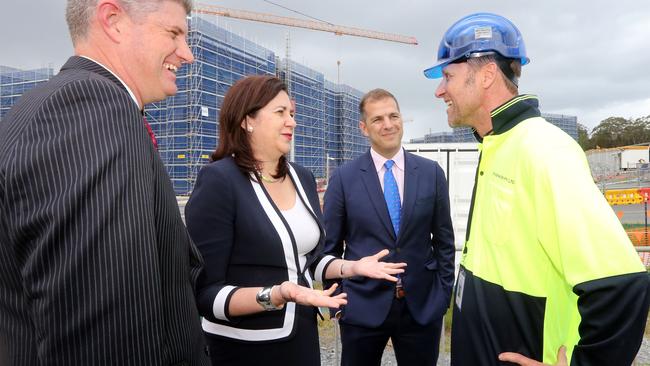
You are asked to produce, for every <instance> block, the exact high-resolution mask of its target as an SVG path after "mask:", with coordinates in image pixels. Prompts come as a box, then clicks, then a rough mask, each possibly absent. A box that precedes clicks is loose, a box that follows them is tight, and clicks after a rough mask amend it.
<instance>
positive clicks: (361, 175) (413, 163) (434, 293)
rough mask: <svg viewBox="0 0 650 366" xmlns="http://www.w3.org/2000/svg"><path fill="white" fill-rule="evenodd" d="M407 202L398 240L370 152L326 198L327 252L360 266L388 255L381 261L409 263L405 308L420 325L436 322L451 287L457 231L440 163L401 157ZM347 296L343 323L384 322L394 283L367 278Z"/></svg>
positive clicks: (333, 183)
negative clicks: (359, 261) (363, 260)
mask: <svg viewBox="0 0 650 366" xmlns="http://www.w3.org/2000/svg"><path fill="white" fill-rule="evenodd" d="M404 161H405V164H404V165H405V172H404V198H403V204H402V214H401V223H400V230H399V235H398V236H397V237H396V236H395V232H394V229H393V226H392V224H391V221H390V217H389V214H388V208H387V206H386V201H385V200H384V195H383V191H382V189H381V185H380V183H379V177H378V175H377V171H376V170H375V165H374V163H373V160H372V157H371V156H370V151H368V152H367V153H365V154H363V155H362V156H360V157H359V158H357V159H356V160H353V161H351V162H349V163H347V164H345V165H343V166H341V167H340V168H339V169H337V170H336V171H335V172H334V174H333V175H332V178H331V179H330V182H329V185H328V188H327V192H326V193H325V204H324V222H325V229H326V233H327V237H326V241H325V252H326V254H329V255H332V256H337V257H340V256H343V257H344V258H345V259H348V260H357V259H360V258H362V257H365V256H368V255H372V254H375V253H377V252H379V251H380V250H382V249H389V250H390V254H389V255H388V256H387V257H384V258H383V259H382V260H384V261H387V262H406V263H407V264H408V266H407V268H406V272H405V273H404V274H403V275H402V282H403V285H404V290H405V291H406V298H405V301H406V303H407V306H408V309H409V311H410V312H411V315H412V316H413V318H414V320H415V321H416V322H417V323H418V324H421V325H425V324H429V323H430V322H432V321H434V320H438V319H440V318H441V317H442V316H443V315H444V313H445V311H446V309H447V307H448V306H449V300H450V296H451V290H452V287H453V282H454V255H455V248H454V232H453V229H452V224H451V217H450V214H449V194H448V187H447V181H446V179H445V175H444V173H443V171H442V169H441V168H440V166H439V165H438V163H436V162H434V161H431V160H428V159H425V158H422V157H419V156H416V155H413V154H411V153H408V152H405V153H404ZM342 290H343V291H344V292H346V293H347V295H348V304H347V305H346V306H345V308H343V311H342V318H341V320H342V321H343V322H345V323H349V324H354V325H360V326H365V327H377V326H379V325H381V324H382V323H383V321H384V320H385V319H386V316H387V315H388V311H389V310H390V307H391V304H392V301H393V298H394V294H395V284H394V283H392V282H388V281H385V280H375V279H369V278H364V277H354V278H348V279H345V280H343V281H342Z"/></svg>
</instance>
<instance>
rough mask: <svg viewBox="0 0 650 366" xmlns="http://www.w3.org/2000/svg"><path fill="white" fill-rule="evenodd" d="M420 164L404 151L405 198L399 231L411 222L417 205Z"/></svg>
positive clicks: (401, 231)
mask: <svg viewBox="0 0 650 366" xmlns="http://www.w3.org/2000/svg"><path fill="white" fill-rule="evenodd" d="M417 168H418V165H417V163H416V162H415V159H413V157H412V156H411V155H410V154H409V153H408V152H406V151H404V198H403V199H402V202H403V204H402V220H401V223H400V227H399V232H400V233H403V232H404V229H406V225H407V224H408V222H409V217H410V216H411V214H412V213H413V208H414V207H415V198H416V197H417V193H418V170H417Z"/></svg>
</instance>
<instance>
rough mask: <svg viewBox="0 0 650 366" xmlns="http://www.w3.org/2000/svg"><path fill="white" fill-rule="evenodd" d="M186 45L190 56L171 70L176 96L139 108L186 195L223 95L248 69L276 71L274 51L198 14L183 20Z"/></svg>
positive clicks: (206, 156) (208, 146)
mask: <svg viewBox="0 0 650 366" xmlns="http://www.w3.org/2000/svg"><path fill="white" fill-rule="evenodd" d="M189 29H190V31H189V34H188V44H189V46H190V48H191V50H192V54H193V55H194V58H195V61H194V63H192V64H191V65H189V66H184V67H182V68H181V69H180V70H179V72H178V74H177V85H178V92H177V94H176V96H173V97H170V98H167V99H165V100H164V101H162V102H159V103H153V104H149V105H147V106H146V107H145V110H146V111H147V116H149V115H152V116H153V117H152V119H153V120H154V123H152V129H154V125H156V127H155V129H154V132H155V133H156V136H157V138H158V142H159V144H158V145H159V153H160V156H161V158H162V160H163V163H164V164H165V166H166V167H167V171H168V173H169V177H170V178H171V180H172V183H173V185H174V190H175V191H176V194H177V195H181V196H184V195H189V194H190V193H191V191H192V190H193V188H194V183H195V181H196V177H197V175H198V172H199V170H200V169H201V167H202V166H203V165H204V164H206V163H208V162H209V161H210V156H211V154H212V153H213V152H214V150H215V149H216V146H217V141H218V138H219V130H218V125H219V122H218V116H219V111H220V109H221V103H222V102H223V97H224V95H225V94H226V92H227V91H228V89H229V88H230V86H232V84H234V83H235V82H236V81H237V80H239V79H241V78H242V77H244V76H246V75H251V74H267V75H276V61H275V54H274V53H273V52H272V51H270V50H268V49H266V48H264V47H262V46H260V45H258V44H255V43H253V42H252V41H250V40H247V39H245V38H243V37H241V36H238V35H236V34H234V33H231V32H229V31H227V30H225V29H224V28H221V27H219V26H217V25H216V24H213V23H211V22H209V21H206V20H204V19H202V18H201V17H198V16H194V17H192V18H190V20H189Z"/></svg>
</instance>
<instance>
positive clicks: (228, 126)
mask: <svg viewBox="0 0 650 366" xmlns="http://www.w3.org/2000/svg"><path fill="white" fill-rule="evenodd" d="M281 91H285V92H287V86H286V85H285V84H284V83H283V82H282V81H281V80H280V79H278V78H276V77H274V76H269V75H264V76H262V75H256V76H247V77H245V78H243V79H240V80H238V81H237V82H235V83H234V84H233V85H232V86H231V87H230V89H229V90H228V92H227V93H226V96H225V97H224V98H223V104H222V105H221V111H220V112H219V145H218V146H217V149H216V150H215V151H214V153H212V160H213V161H217V160H219V159H223V158H224V157H228V156H232V157H233V159H235V163H236V164H237V166H238V167H239V170H241V171H242V172H243V173H244V174H246V175H248V174H250V173H253V174H255V176H256V177H258V174H259V173H258V168H259V162H258V161H257V160H256V159H255V156H254V155H253V149H252V147H251V142H250V137H249V134H248V133H247V132H246V130H244V129H243V128H242V127H241V123H242V121H243V120H244V119H245V118H246V116H249V117H252V118H255V115H257V112H258V111H259V110H260V109H262V108H264V106H265V105H267V104H268V103H269V102H270V101H271V100H272V99H273V98H275V97H276V96H277V95H278V94H279V93H280V92H281ZM288 170H289V168H288V166H287V158H286V157H285V156H282V157H280V161H279V162H278V167H277V172H278V173H277V175H274V176H273V177H274V178H282V177H284V176H286V175H287V172H288ZM258 178H259V177H258Z"/></svg>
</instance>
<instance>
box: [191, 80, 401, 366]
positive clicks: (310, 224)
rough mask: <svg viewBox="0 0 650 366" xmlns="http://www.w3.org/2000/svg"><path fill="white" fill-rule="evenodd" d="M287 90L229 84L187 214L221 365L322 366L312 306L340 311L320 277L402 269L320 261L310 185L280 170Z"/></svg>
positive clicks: (211, 343) (316, 206)
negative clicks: (213, 144)
mask: <svg viewBox="0 0 650 366" xmlns="http://www.w3.org/2000/svg"><path fill="white" fill-rule="evenodd" d="M293 113H294V108H293V103H292V102H291V100H290V99H289V96H288V94H287V91H286V86H285V85H284V84H283V83H282V82H281V81H280V80H279V79H277V78H275V77H271V76H250V77H246V78H244V79H242V80H239V81H238V82H236V83H235V84H234V85H233V86H232V87H231V88H230V90H229V91H228V93H227V94H226V96H225V98H224V101H223V105H222V107H221V112H220V117H219V123H220V127H219V128H220V130H219V132H220V139H219V146H218V147H217V150H216V151H215V153H214V154H213V156H212V159H213V160H214V162H212V163H210V164H208V165H206V166H205V167H203V169H201V172H200V173H199V176H198V178H197V181H196V186H195V188H194V192H193V193H192V196H191V198H190V200H189V202H188V204H187V206H186V209H185V217H186V222H187V227H188V230H189V233H190V235H191V237H192V239H193V240H194V242H195V243H196V244H197V246H198V248H199V250H200V251H201V254H202V255H203V258H204V261H205V267H204V270H203V273H202V275H201V277H200V278H199V282H198V288H197V299H198V301H197V303H198V306H199V311H200V313H201V315H202V316H203V330H204V331H205V333H206V337H207V341H208V347H209V353H210V357H211V359H212V363H213V365H215V366H217V365H218V366H222V365H260V364H262V365H300V366H305V365H320V354H319V344H318V330H317V326H316V312H317V307H331V308H338V307H339V306H341V305H344V304H345V303H346V299H345V294H334V293H335V286H333V287H332V288H329V289H327V290H324V291H320V290H314V289H313V288H312V282H313V281H314V280H317V281H322V280H323V279H324V278H341V277H350V276H366V277H373V278H384V279H386V280H389V281H395V280H396V278H395V277H393V276H392V275H393V274H397V273H401V272H403V267H404V266H405V264H403V263H386V262H381V261H379V259H380V258H381V257H383V256H385V255H386V254H388V251H387V250H384V251H382V252H380V253H377V254H376V255H374V256H370V257H366V258H363V259H361V260H359V261H345V260H342V259H336V258H332V257H324V256H323V255H322V248H323V242H324V236H325V233H324V230H323V226H322V225H321V209H320V203H319V199H318V194H317V191H316V184H315V181H314V177H313V175H312V174H311V172H309V171H308V170H307V169H305V168H303V167H301V166H298V165H296V164H291V163H288V162H287V159H286V157H285V155H286V154H287V153H288V152H289V151H290V149H291V140H292V138H293V132H294V127H295V125H296V122H295V120H294V119H293Z"/></svg>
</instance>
